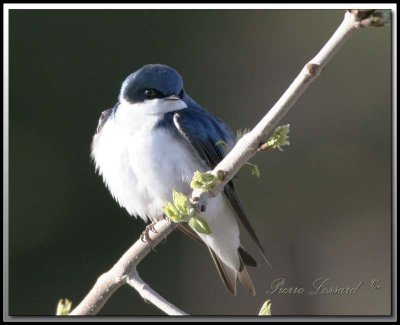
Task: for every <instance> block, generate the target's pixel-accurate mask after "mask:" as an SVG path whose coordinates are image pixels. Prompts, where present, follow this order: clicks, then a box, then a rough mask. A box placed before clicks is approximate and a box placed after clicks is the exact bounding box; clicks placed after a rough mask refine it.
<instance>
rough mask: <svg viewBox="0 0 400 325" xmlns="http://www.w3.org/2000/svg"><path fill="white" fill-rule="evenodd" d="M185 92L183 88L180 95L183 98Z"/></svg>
mask: <svg viewBox="0 0 400 325" xmlns="http://www.w3.org/2000/svg"><path fill="white" fill-rule="evenodd" d="M184 94H185V92H184V91H183V89H182V90H181V91H180V92H179V97H180V98H182V97H183V95H184Z"/></svg>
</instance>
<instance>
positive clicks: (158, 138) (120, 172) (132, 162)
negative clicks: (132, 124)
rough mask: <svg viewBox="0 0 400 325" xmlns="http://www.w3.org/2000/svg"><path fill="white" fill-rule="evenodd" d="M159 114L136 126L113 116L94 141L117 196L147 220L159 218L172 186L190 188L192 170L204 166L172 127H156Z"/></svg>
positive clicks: (98, 160) (108, 182) (98, 159)
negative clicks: (129, 126) (128, 126)
mask: <svg viewBox="0 0 400 325" xmlns="http://www.w3.org/2000/svg"><path fill="white" fill-rule="evenodd" d="M159 119H160V118H159V117H154V118H152V119H150V118H149V119H148V122H147V123H146V124H144V125H142V126H141V128H140V129H137V130H135V131H128V130H126V129H124V128H122V127H121V126H120V125H118V123H117V122H116V120H115V119H110V120H109V121H107V123H106V124H105V125H104V127H103V129H102V130H101V132H100V134H98V135H96V138H95V139H94V145H93V153H92V156H93V157H94V160H95V162H96V166H97V168H98V170H99V173H100V174H101V175H102V176H103V179H104V182H105V183H106V185H107V187H108V188H109V189H110V191H111V194H112V195H113V197H114V198H115V199H116V200H117V201H118V203H119V204H120V205H121V206H123V207H124V208H126V210H127V211H128V212H129V213H130V214H131V215H139V216H140V217H141V218H143V219H144V220H146V219H147V218H150V219H152V220H154V219H159V218H160V217H161V215H162V211H161V207H162V206H163V205H164V204H165V202H167V201H171V200H172V190H173V189H175V190H177V191H180V192H183V193H189V190H190V187H189V183H190V180H191V179H192V177H193V173H194V172H195V171H196V170H200V171H205V166H202V165H201V164H200V163H199V160H198V159H196V158H197V157H195V156H194V155H193V153H192V152H190V150H189V149H188V148H186V147H185V146H183V145H182V143H179V142H177V140H176V139H174V138H173V136H172V135H171V133H170V132H168V131H167V130H166V129H164V128H155V124H156V123H157V122H158V121H159Z"/></svg>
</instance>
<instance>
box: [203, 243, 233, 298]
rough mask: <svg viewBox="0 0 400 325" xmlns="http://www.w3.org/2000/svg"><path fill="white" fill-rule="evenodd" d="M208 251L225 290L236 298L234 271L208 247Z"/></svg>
mask: <svg viewBox="0 0 400 325" xmlns="http://www.w3.org/2000/svg"><path fill="white" fill-rule="evenodd" d="M208 250H209V251H210V254H211V257H212V259H213V260H214V263H215V265H216V267H217V270H218V273H219V275H220V276H221V279H222V282H223V283H224V285H225V288H226V289H227V290H228V291H229V292H230V293H231V294H232V295H233V296H236V271H235V270H232V269H231V268H230V267H228V266H226V265H225V264H224V262H222V261H221V259H220V258H219V257H218V256H217V254H215V253H214V251H213V250H212V249H211V248H210V247H208Z"/></svg>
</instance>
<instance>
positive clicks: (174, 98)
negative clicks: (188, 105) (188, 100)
mask: <svg viewBox="0 0 400 325" xmlns="http://www.w3.org/2000/svg"><path fill="white" fill-rule="evenodd" d="M164 99H165V100H180V98H179V96H176V95H169V96H168V97H165V98H164Z"/></svg>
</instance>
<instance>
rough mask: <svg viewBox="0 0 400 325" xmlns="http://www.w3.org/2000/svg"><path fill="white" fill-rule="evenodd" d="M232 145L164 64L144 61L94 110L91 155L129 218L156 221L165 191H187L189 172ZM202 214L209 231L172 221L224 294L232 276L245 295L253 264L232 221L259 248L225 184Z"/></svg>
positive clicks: (207, 165)
mask: <svg viewBox="0 0 400 325" xmlns="http://www.w3.org/2000/svg"><path fill="white" fill-rule="evenodd" d="M221 140H222V141H224V142H225V143H227V144H228V145H229V146H231V147H233V145H234V143H235V138H234V136H233V133H232V131H231V130H230V129H229V127H227V126H226V125H225V124H224V123H223V122H222V121H221V120H219V119H218V118H216V117H215V116H214V115H213V114H212V113H210V112H209V111H207V110H206V109H204V108H203V107H201V106H200V105H199V104H197V103H196V102H195V101H194V100H193V99H192V98H190V96H189V95H188V94H187V93H186V92H185V90H184V88H183V80H182V77H181V75H180V74H179V73H178V72H177V71H176V70H174V69H173V68H171V67H168V66H166V65H161V64H149V65H145V66H143V67H142V68H141V69H139V70H137V71H136V72H134V73H132V74H131V75H129V76H128V77H127V78H126V79H125V81H124V82H123V83H122V87H121V90H120V93H119V97H118V103H117V104H116V105H115V106H114V107H113V108H111V109H108V110H106V111H104V112H103V113H102V114H101V117H100V120H99V123H98V127H97V132H96V134H95V136H94V138H93V142H92V151H91V156H92V158H93V159H94V162H95V165H96V170H97V171H98V172H99V174H100V175H101V176H102V177H103V180H104V183H105V184H106V186H107V187H108V189H109V190H110V192H111V194H112V196H113V197H114V199H115V200H116V201H117V202H118V203H119V204H120V205H121V207H124V208H125V209H126V210H127V211H128V213H129V214H130V215H133V216H136V217H138V216H139V217H140V218H142V219H143V220H144V221H145V222H147V221H153V222H154V221H157V220H160V219H162V218H163V217H164V216H163V211H162V207H163V206H164V204H165V203H166V202H170V201H172V191H173V189H175V190H176V191H178V192H182V193H185V194H187V195H189V194H190V193H191V188H190V186H189V184H190V181H191V179H192V177H193V174H194V172H195V171H200V172H206V171H208V170H210V169H213V168H214V167H215V166H216V165H217V164H218V163H219V162H220V161H221V160H222V159H223V158H224V156H225V155H226V153H227V152H226V151H225V148H224V146H220V145H217V142H218V141H221ZM202 217H203V218H204V219H205V220H206V221H207V223H208V225H209V227H210V229H211V231H212V233H211V234H201V233H197V232H195V231H194V230H192V229H191V228H190V227H188V225H187V223H179V224H177V225H178V226H177V228H178V229H180V230H181V231H182V232H183V233H185V234H186V235H188V236H190V237H192V238H193V239H197V240H199V241H201V242H202V243H204V244H205V245H206V246H207V247H208V249H209V251H210V253H211V256H212V258H213V260H214V262H215V264H216V266H217V269H218V271H219V274H220V276H221V278H222V280H223V283H224V284H225V286H226V288H227V289H228V291H229V292H230V293H232V294H233V295H236V281H237V280H239V282H241V283H242V285H243V286H244V287H245V288H247V289H248V290H249V291H250V292H251V293H252V294H253V295H255V289H254V285H253V282H252V280H251V278H250V276H249V273H248V272H247V270H246V265H249V266H256V265H257V263H256V261H255V260H254V259H253V258H252V257H251V256H250V254H249V253H247V252H246V251H245V249H244V248H243V247H242V246H241V245H240V239H239V227H238V223H237V220H240V221H241V222H242V224H243V225H244V227H245V229H246V230H247V231H248V232H249V234H250V235H251V237H252V238H253V240H254V241H255V242H256V244H257V245H258V247H259V248H260V250H261V252H262V255H263V256H264V258H265V255H264V250H263V248H262V246H261V244H260V241H259V240H258V239H257V236H256V234H255V231H254V229H253V227H252V226H251V225H250V223H249V221H248V219H247V217H246V215H245V212H244V210H243V207H242V204H241V203H240V200H239V197H238V195H237V193H236V191H235V188H234V184H233V182H230V183H228V184H227V185H226V186H225V188H224V190H223V193H220V194H218V195H217V196H216V197H214V198H212V199H210V200H209V201H208V204H207V207H206V210H205V212H204V213H202Z"/></svg>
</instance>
